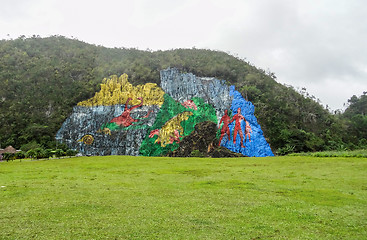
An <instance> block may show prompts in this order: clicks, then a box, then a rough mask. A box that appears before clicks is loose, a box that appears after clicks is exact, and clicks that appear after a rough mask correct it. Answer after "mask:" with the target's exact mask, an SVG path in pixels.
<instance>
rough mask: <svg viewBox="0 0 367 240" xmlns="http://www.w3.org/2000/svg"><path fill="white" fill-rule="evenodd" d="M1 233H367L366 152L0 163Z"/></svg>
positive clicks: (201, 235)
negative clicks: (342, 155) (358, 154)
mask: <svg viewBox="0 0 367 240" xmlns="http://www.w3.org/2000/svg"><path fill="white" fill-rule="evenodd" d="M0 207H1V210H0V239H348V240H349V239H367V225H366V224H367V158H332V157H329V158H313V157H302V156H294V157H290V156H288V157H272V158H232V159H210V158H149V157H130V156H108V157H79V158H66V159H53V160H48V161H23V162H2V163H0Z"/></svg>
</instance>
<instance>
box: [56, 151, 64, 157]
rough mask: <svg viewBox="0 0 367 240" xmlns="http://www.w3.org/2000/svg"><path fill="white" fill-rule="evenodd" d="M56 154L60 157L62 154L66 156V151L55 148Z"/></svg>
mask: <svg viewBox="0 0 367 240" xmlns="http://www.w3.org/2000/svg"><path fill="white" fill-rule="evenodd" d="M55 156H56V157H58V158H60V157H62V156H65V152H64V151H63V150H62V149H56V150H55Z"/></svg>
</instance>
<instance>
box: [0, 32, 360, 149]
mask: <svg viewBox="0 0 367 240" xmlns="http://www.w3.org/2000/svg"><path fill="white" fill-rule="evenodd" d="M168 67H177V68H178V69H180V70H181V71H182V72H191V73H193V74H195V75H197V76H208V77H216V78H219V79H224V80H226V81H227V82H228V84H231V85H235V86H236V89H239V90H240V92H241V93H242V95H243V96H245V97H246V98H247V99H248V100H250V101H251V102H253V104H254V105H255V107H256V111H255V116H256V117H257V119H258V121H259V123H260V125H261V126H262V129H263V131H264V135H265V137H266V139H267V140H268V142H269V143H270V145H271V147H272V149H273V151H274V152H278V153H279V154H285V153H287V152H302V151H304V152H307V151H321V150H336V149H340V148H347V149H354V148H360V147H364V146H365V145H364V143H365V141H366V139H367V136H366V131H367V130H366V129H367V128H366V127H365V126H366V125H365V124H366V115H365V109H366V95H365V94H364V95H362V96H361V97H356V96H353V97H352V98H351V99H350V100H349V101H350V102H349V104H350V106H349V107H348V108H347V110H346V111H345V113H340V114H332V113H330V112H329V111H328V110H327V109H325V108H324V107H323V106H322V105H320V103H318V102H317V101H316V99H313V98H311V97H307V96H304V95H302V94H300V93H299V92H297V91H296V90H295V89H294V88H293V87H291V86H284V85H282V84H280V83H278V82H277V81H276V76H275V74H274V73H271V72H269V71H265V70H262V69H259V68H257V67H255V66H253V65H252V64H251V63H249V62H247V61H246V60H244V59H240V58H238V57H234V56H231V55H229V54H227V53H224V52H220V51H213V50H207V49H195V48H194V49H174V50H168V51H154V52H152V51H142V50H138V49H126V48H105V47H102V46H95V45H91V44H87V43H84V42H82V41H79V40H75V39H67V38H65V37H62V36H52V37H48V38H40V37H37V36H34V37H31V38H25V37H21V38H18V39H15V40H1V41H0V86H1V87H0V147H3V148H4V147H5V146H8V145H12V146H14V147H16V148H21V147H22V146H24V145H27V144H29V143H36V144H38V145H39V146H40V147H42V148H44V149H50V148H56V145H57V143H56V141H55V134H56V132H57V131H58V129H59V128H60V127H61V124H62V123H63V122H64V120H65V119H66V118H67V117H68V116H69V115H70V114H71V112H72V108H73V107H74V106H76V104H77V103H78V102H80V101H83V100H86V99H88V98H90V97H92V96H93V95H94V93H95V92H96V91H98V90H99V87H100V83H101V81H102V79H103V78H105V77H109V76H110V75H118V76H120V75H122V74H123V73H126V74H128V75H129V81H130V82H131V83H132V84H133V85H137V84H144V83H147V82H153V83H157V84H159V83H160V82H159V81H160V77H159V71H160V70H162V69H166V68H168Z"/></svg>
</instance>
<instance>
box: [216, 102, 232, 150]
mask: <svg viewBox="0 0 367 240" xmlns="http://www.w3.org/2000/svg"><path fill="white" fill-rule="evenodd" d="M229 121H231V118H230V117H229V116H228V110H227V109H226V110H224V115H223V117H222V118H221V119H220V122H219V127H220V124H221V123H222V122H223V127H222V129H221V130H220V138H219V144H218V146H220V144H221V142H222V139H223V137H224V135H225V134H226V133H227V136H228V140H229V141H231V132H230V131H229V127H228V125H229Z"/></svg>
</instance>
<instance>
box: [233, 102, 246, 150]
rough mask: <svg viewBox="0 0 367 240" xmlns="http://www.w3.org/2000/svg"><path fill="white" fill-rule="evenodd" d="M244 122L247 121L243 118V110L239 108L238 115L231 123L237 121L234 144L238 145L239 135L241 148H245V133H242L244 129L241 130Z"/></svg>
mask: <svg viewBox="0 0 367 240" xmlns="http://www.w3.org/2000/svg"><path fill="white" fill-rule="evenodd" d="M242 120H244V121H246V119H245V117H244V116H242V114H241V108H238V109H237V113H236V115H234V116H233V118H232V120H231V123H232V122H233V121H235V126H234V135H233V143H234V144H236V136H237V133H239V134H240V137H241V147H242V148H244V147H245V146H244V145H243V133H242V128H241V122H242Z"/></svg>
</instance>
